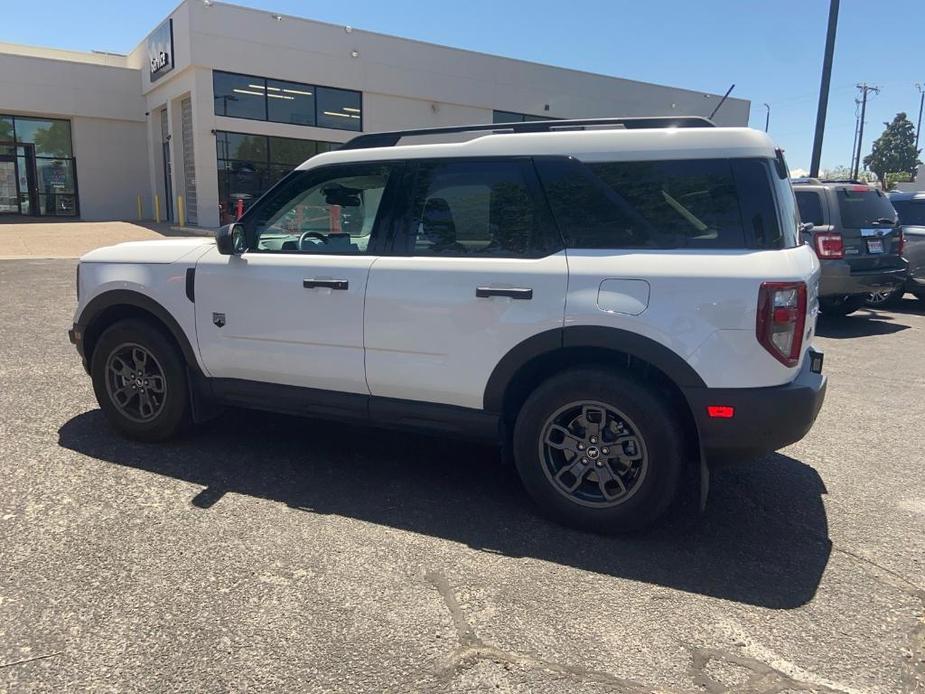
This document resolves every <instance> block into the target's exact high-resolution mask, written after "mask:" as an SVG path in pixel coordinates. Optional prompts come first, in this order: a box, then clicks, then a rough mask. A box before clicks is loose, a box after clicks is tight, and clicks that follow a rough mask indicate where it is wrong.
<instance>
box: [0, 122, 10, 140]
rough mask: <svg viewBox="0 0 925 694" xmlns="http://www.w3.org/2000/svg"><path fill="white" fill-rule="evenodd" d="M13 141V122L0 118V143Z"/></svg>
mask: <svg viewBox="0 0 925 694" xmlns="http://www.w3.org/2000/svg"><path fill="white" fill-rule="evenodd" d="M12 141H13V121H11V120H10V119H9V118H0V142H12Z"/></svg>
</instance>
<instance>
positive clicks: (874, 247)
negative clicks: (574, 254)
mask: <svg viewBox="0 0 925 694" xmlns="http://www.w3.org/2000/svg"><path fill="white" fill-rule="evenodd" d="M867 252H868V253H871V254H874V253H883V239H876V240H873V239H872V240H870V241H868V242H867Z"/></svg>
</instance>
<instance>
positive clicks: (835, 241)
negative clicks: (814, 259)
mask: <svg viewBox="0 0 925 694" xmlns="http://www.w3.org/2000/svg"><path fill="white" fill-rule="evenodd" d="M814 241H815V244H816V255H818V256H819V257H820V258H828V259H838V258H844V257H845V240H844V239H843V238H842V235H841V234H835V233H825V232H820V233H818V234H816V235H815V237H814Z"/></svg>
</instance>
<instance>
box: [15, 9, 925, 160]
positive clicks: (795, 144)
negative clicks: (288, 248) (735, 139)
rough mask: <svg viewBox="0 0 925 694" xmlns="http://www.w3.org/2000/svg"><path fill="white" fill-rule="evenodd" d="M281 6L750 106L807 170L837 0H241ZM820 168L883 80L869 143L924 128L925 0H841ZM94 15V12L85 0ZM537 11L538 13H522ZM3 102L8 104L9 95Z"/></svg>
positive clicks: (89, 39)
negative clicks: (903, 123)
mask: <svg viewBox="0 0 925 694" xmlns="http://www.w3.org/2000/svg"><path fill="white" fill-rule="evenodd" d="M4 4H5V5H6V6H5V7H4V10H3V17H4V21H3V23H2V25H0V41H11V42H15V43H27V44H34V45H43V46H51V47H56V48H71V49H77V50H90V49H97V50H110V51H116V52H123V53H124V52H127V51H129V50H131V49H132V48H134V46H135V45H137V44H138V43H139V42H140V41H141V39H142V38H143V37H144V35H145V34H146V33H147V32H148V31H150V30H151V29H153V28H154V27H155V26H156V25H157V23H158V22H159V21H160V20H161V19H162V18H163V17H165V16H166V15H167V14H168V13H169V12H170V11H171V10H172V9H173V7H174V6H175V5H176V2H174V0H144V2H132V1H129V0H123V1H121V2H113V1H110V0H96V1H95V2H86V3H80V2H74V1H73V0H43V2H42V3H40V6H41V15H42V18H39V17H38V16H37V15H36V11H37V10H36V7H38V6H36V5H31V4H30V3H23V2H16V3H4ZM238 4H246V5H249V6H251V7H259V8H261V9H266V10H271V11H274V12H278V13H280V14H289V15H295V16H301V17H310V18H313V19H319V20H323V21H328V22H334V23H339V24H350V25H352V26H354V27H356V28H358V29H368V30H371V31H379V32H383V33H387V34H395V35H399V36H406V37H409V38H415V39H422V40H426V41H432V42H435V43H442V44H447V45H450V46H456V47H459V48H467V49H471V50H478V51H484V52H487V53H497V54H500V55H506V56H510V57H513V58H521V59H525V60H533V61H537V62H542V63H549V64H553V65H561V66H563V67H570V68H576V69H580V70H588V71H591V72H599V73H604V74H609V75H616V76H619V77H627V78H630V79H637V80H643V81H650V82H658V83H662V84H669V85H675V86H680V87H686V88H690V89H697V90H704V91H711V92H718V93H722V92H724V91H725V90H726V89H727V88H728V87H729V85H730V84H732V83H735V85H736V88H735V90H734V91H733V95H735V96H738V97H741V98H746V99H750V100H751V101H752V119H751V125H752V126H753V127H760V128H763V127H764V118H765V108H764V106H763V105H762V104H763V103H765V102H767V103H769V104H770V105H771V127H770V133H771V135H772V136H773V137H774V139H775V140H776V141H777V142H778V143H779V144H780V145H781V146H783V147H784V148H785V149H786V151H787V157H788V159H789V162H790V165H791V167H792V168H794V169H796V168H803V169H808V168H809V163H810V155H811V151H812V138H813V127H814V123H815V113H816V100H817V98H818V89H819V78H820V73H821V65H822V51H823V47H824V43H825V26H826V17H827V14H828V4H829V3H828V0H773V1H765V2H758V1H755V0H700V1H699V2H691V1H690V0H668V1H665V0H662V1H661V2H658V1H655V2H640V1H639V0H633V1H624V0H569V1H568V2H562V1H561V0H558V1H553V0H530V2H529V3H527V2H498V0H464V1H462V2H446V1H444V2H431V3H422V2H420V0H389V1H388V2H383V0H350V2H307V1H305V0H246V1H245V2H240V3H238ZM841 5H842V6H841V14H840V16H839V28H838V39H837V42H836V46H835V67H834V70H833V73H832V89H831V94H830V98H829V117H828V122H827V127H826V139H825V146H824V148H823V155H822V165H823V168H826V167H830V166H836V165H839V164H848V160H849V159H850V156H851V142H852V135H853V134H854V122H855V120H854V119H855V105H854V99H855V96H856V91H857V90H856V89H855V85H856V84H857V83H858V82H864V81H866V82H868V83H871V84H876V85H878V86H880V87H881V92H880V94H879V95H878V96H874V97H873V98H872V100H871V102H870V104H869V106H868V113H867V121H866V122H867V126H866V133H865V145H864V151H865V153H867V152H868V151H869V150H870V144H871V142H872V140H873V138H874V137H876V136H877V135H879V133H880V132H881V131H882V129H883V124H882V122H883V121H886V120H890V119H892V117H893V116H894V115H895V114H896V113H897V112H898V111H906V112H907V113H908V114H909V117H910V119H912V120H913V123H914V122H915V118H916V116H917V115H918V103H919V101H918V100H919V95H918V92H916V90H915V87H914V86H913V84H914V83H915V82H923V83H925V53H923V46H925V0H892V1H891V2H889V3H884V2H869V1H867V0H842V3H841ZM91 6H92V7H93V9H92V10H91V9H89V8H90V7H91ZM527 8H529V9H527ZM0 108H2V98H0Z"/></svg>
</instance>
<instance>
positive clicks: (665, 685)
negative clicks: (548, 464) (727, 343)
mask: <svg viewBox="0 0 925 694" xmlns="http://www.w3.org/2000/svg"><path fill="white" fill-rule="evenodd" d="M74 265H75V262H74V261H71V260H29V261H25V260H20V261H2V262H0V691H10V692H19V691H55V692H58V691H84V690H94V691H140V690H157V691H184V692H188V691H196V692H210V691H228V690H235V691H239V690H277V691H279V690H291V691H300V692H330V691H338V692H382V691H434V692H437V691H440V692H444V691H448V692H467V691H500V692H645V691H673V692H678V691H681V692H687V691H704V692H725V691H729V692H746V691H752V692H768V693H770V692H797V691H814V692H901V691H907V692H911V691H925V623H923V612H925V308H923V307H922V306H921V305H920V304H917V303H915V302H913V301H911V300H907V301H906V302H905V303H904V305H903V306H902V307H900V308H899V309H897V310H895V311H891V312H882V313H879V314H874V313H871V312H861V313H859V314H857V315H856V316H852V317H850V318H846V319H842V320H839V321H836V322H829V323H825V324H821V325H820V329H819V333H820V335H821V337H820V338H819V339H818V340H817V346H819V347H821V349H823V350H824V351H825V353H826V362H825V370H826V373H827V374H828V376H829V379H830V381H829V391H828V399H827V402H826V404H825V407H824V408H823V411H822V413H821V415H820V418H819V420H818V421H817V424H816V426H815V428H814V429H813V430H812V432H811V433H810V434H809V436H808V437H807V438H806V439H805V440H803V441H802V442H800V443H799V444H797V445H794V446H792V447H790V448H787V449H784V450H783V451H781V452H779V453H777V454H774V455H772V456H770V457H768V458H766V459H764V460H762V461H758V462H756V463H753V464H750V465H743V466H739V467H734V468H729V469H723V470H720V471H718V472H717V473H715V475H714V478H713V485H712V490H711V497H710V501H709V505H708V508H707V510H706V512H705V513H704V514H703V515H702V516H699V517H698V516H697V515H695V514H694V513H692V512H691V511H690V510H689V509H688V510H681V511H678V512H676V513H675V514H674V515H673V517H672V518H671V519H670V520H669V521H668V522H667V523H665V524H664V525H662V526H661V527H659V528H657V529H656V530H654V531H651V532H649V533H646V534H644V535H639V536H634V537H627V538H602V537H597V536H592V535H585V534H581V533H577V532H573V531H570V530H566V529H563V528H560V527H558V526H555V525H553V524H551V523H549V522H547V521H545V520H543V519H542V518H540V517H538V516H537V515H536V514H535V512H534V511H533V509H532V508H531V506H530V503H529V501H528V500H527V499H526V497H525V495H524V494H523V493H522V492H521V490H520V488H519V486H518V484H517V482H516V480H515V479H514V478H513V476H512V475H511V474H509V473H507V472H506V471H505V470H504V469H503V468H502V467H501V466H500V464H499V461H498V456H497V455H496V453H495V452H494V451H493V450H492V449H486V448H484V447H480V446H475V445H471V444H466V443H458V442H454V441H451V440H446V439H439V438H426V437H420V436H410V435H405V434H397V433H388V432H380V431H374V430H364V429H355V428H350V427H345V426H338V425H333V424H322V423H315V422H311V421H305V420H298V419H292V418H288V417H277V416H269V415H265V414H255V413H245V412H232V413H228V414H227V415H226V416H225V417H223V418H222V419H221V420H219V421H217V422H214V423H212V424H211V425H209V426H208V427H206V428H204V429H202V430H200V431H199V432H198V433H196V434H194V435H191V436H189V437H188V438H186V439H185V440H183V441H179V442H176V443H171V444H166V445H142V444H136V443H130V442H126V441H124V440H122V439H120V438H118V437H116V436H115V435H114V434H113V433H111V431H110V430H109V429H108V428H107V426H106V424H105V422H104V421H103V417H102V415H101V414H100V412H99V410H98V408H97V406H96V402H95V400H94V398H93V394H92V391H91V386H90V381H89V379H88V378H87V377H86V375H85V374H84V372H83V370H82V368H81V366H80V362H79V359H78V357H77V354H76V352H75V351H74V349H73V347H72V346H71V345H70V344H69V343H68V341H67V337H66V330H67V328H68V327H69V325H70V321H71V317H72V311H73V307H74Z"/></svg>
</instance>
